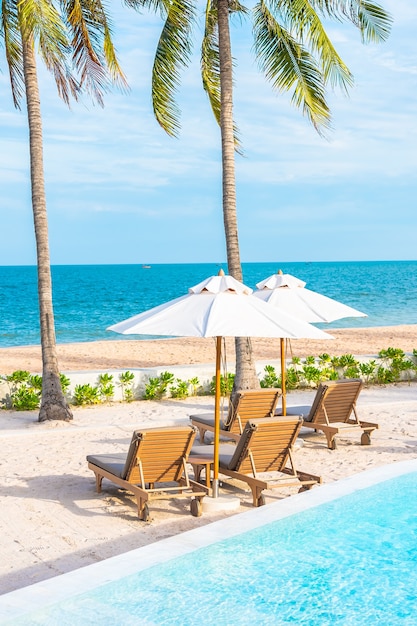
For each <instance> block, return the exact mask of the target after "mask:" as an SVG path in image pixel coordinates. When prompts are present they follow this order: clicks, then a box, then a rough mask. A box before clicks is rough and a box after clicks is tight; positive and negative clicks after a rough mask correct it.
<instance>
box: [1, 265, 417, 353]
mask: <svg viewBox="0 0 417 626" xmlns="http://www.w3.org/2000/svg"><path fill="white" fill-rule="evenodd" d="M220 267H222V268H223V269H224V270H225V271H226V272H227V266H226V265H224V264H223V265H222V264H217V263H205V264H178V265H175V264H172V265H163V264H160V265H152V266H151V267H146V268H145V267H143V266H142V265H57V266H53V267H52V280H53V299H54V312H55V324H56V336H57V341H58V342H59V343H69V342H80V341H97V340H112V339H129V336H128V337H126V336H123V335H115V334H114V333H112V332H109V331H106V328H107V327H108V326H109V325H110V324H114V323H116V322H119V321H121V320H123V319H126V318H128V317H130V316H132V315H135V314H136V313H140V312H141V311H145V310H146V309H149V308H151V307H154V306H156V305H158V304H161V303H163V302H166V301H168V300H171V299H172V298H176V297H178V296H181V295H184V294H185V293H187V290H188V287H191V286H193V285H195V284H197V283H198V282H200V281H201V280H203V279H204V278H207V277H208V276H212V275H214V274H217V273H218V271H219V269H220ZM242 267H243V274H244V282H245V283H246V284H247V285H248V286H250V287H252V288H253V289H254V288H255V284H256V283H257V282H259V281H260V280H262V279H264V278H266V277H268V276H270V275H271V274H273V273H275V272H277V271H278V270H279V269H281V270H282V271H283V272H284V273H288V274H293V275H294V276H297V277H298V278H300V279H302V280H304V281H305V282H306V283H307V285H306V286H307V288H309V289H312V290H313V291H318V292H320V293H322V294H324V295H326V296H328V297H330V298H335V299H336V300H339V301H341V302H344V303H345V304H348V305H350V306H352V307H354V308H356V309H359V310H360V311H363V312H364V313H367V315H368V317H365V318H347V319H343V320H338V321H336V322H333V323H331V324H326V325H322V326H325V327H326V328H354V327H356V328H357V327H362V328H366V327H369V326H396V325H399V324H417V261H363V262H322V263H318V262H314V263H243V265H242ZM130 338H131V336H130ZM138 339H144V337H138ZM39 342H40V338H39V315H38V301H37V270H36V267H34V266H30V267H26V266H24V267H22V266H19V267H12V266H5V267H0V347H8V346H23V345H32V344H39Z"/></svg>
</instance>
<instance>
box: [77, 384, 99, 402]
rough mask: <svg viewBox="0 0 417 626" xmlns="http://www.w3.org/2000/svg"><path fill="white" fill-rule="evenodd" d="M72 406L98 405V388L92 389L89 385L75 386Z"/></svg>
mask: <svg viewBox="0 0 417 626" xmlns="http://www.w3.org/2000/svg"><path fill="white" fill-rule="evenodd" d="M73 400H74V404H77V405H79V406H84V405H85V404H100V391H99V388H98V387H93V385H90V383H86V384H85V385H76V386H75V389H74V398H73Z"/></svg>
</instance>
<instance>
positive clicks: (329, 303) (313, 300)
mask: <svg viewBox="0 0 417 626" xmlns="http://www.w3.org/2000/svg"><path fill="white" fill-rule="evenodd" d="M305 285H306V283H305V282H304V281H303V280H300V279H299V278H296V277H295V276H292V275H291V274H283V273H282V271H281V270H280V271H279V272H278V273H277V274H273V275H272V276H269V277H268V278H266V279H265V280H262V281H261V282H259V283H256V287H257V290H256V291H254V294H253V295H254V296H257V297H258V298H260V299H261V300H264V301H265V302H268V303H269V304H272V305H273V306H275V307H277V308H279V310H280V311H281V312H283V313H287V314H288V315H291V316H294V317H296V318H298V319H300V320H303V321H304V322H310V323H317V322H333V321H334V320H338V319H342V318H343V317H366V313H362V312H361V311H357V310H356V309H353V308H352V307H350V306H347V305H346V304H343V303H342V302H338V301H337V300H333V299H332V298H328V297H327V296H324V295H322V294H320V293H317V292H316V291H311V290H310V289H306V288H305ZM281 379H282V385H281V386H282V413H283V415H285V414H286V389H285V346H284V339H283V338H282V337H281Z"/></svg>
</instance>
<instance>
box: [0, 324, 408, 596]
mask: <svg viewBox="0 0 417 626" xmlns="http://www.w3.org/2000/svg"><path fill="white" fill-rule="evenodd" d="M415 331H416V326H414V327H413V326H398V327H390V328H387V329H368V330H367V331H366V332H364V331H363V330H361V331H358V330H354V331H352V330H350V331H338V333H337V335H338V340H337V341H336V342H332V344H331V345H330V343H329V344H327V345H326V346H324V344H323V342H314V343H315V346H316V347H315V350H313V346H312V342H309V343H308V345H307V344H306V342H303V344H301V342H292V345H293V347H294V353H295V350H297V354H299V355H300V356H307V355H308V354H314V353H317V354H319V353H322V352H325V351H326V352H329V353H331V354H343V353H353V354H356V355H360V354H376V353H377V352H378V351H379V350H380V349H384V348H388V347H390V346H391V347H395V348H402V349H403V350H405V351H407V352H411V351H412V350H413V348H414V347H417V340H416V341H415V338H416V336H417V333H416V332H415ZM334 334H335V335H336V333H334ZM144 344H145V345H144ZM302 345H304V348H302ZM277 347H278V346H277V345H276V344H275V343H274V342H271V341H267V340H266V341H257V342H255V354H256V358H258V359H259V358H265V359H267V358H270V357H271V356H272V355H274V356H273V358H276V352H277ZM230 349H231V350H232V346H231V345H230ZM229 356H231V355H230V354H229ZM59 357H60V369H61V371H68V370H96V371H105V370H106V369H108V368H126V369H128V368H129V367H146V366H151V365H162V364H166V365H169V364H187V363H210V362H212V361H213V358H214V347H213V345H212V342H211V341H209V340H193V339H189V340H167V341H159V342H139V341H109V342H94V343H91V344H68V345H61V346H59ZM16 369H28V370H29V371H32V372H36V371H40V370H41V365H40V349H39V347H28V348H13V349H0V372H1V373H3V374H5V373H10V372H12V371H14V370H16ZM313 396H314V392H308V393H304V394H303V393H300V392H296V393H293V394H290V396H289V398H288V404H291V403H292V404H308V403H310V402H311V400H312V397H313ZM212 407H213V398H210V397H209V398H201V397H199V398H189V399H187V400H186V401H184V400H169V401H164V402H158V403H156V402H145V401H141V402H134V403H132V404H114V405H111V406H96V407H91V408H74V409H73V412H74V419H73V421H72V422H69V423H66V422H50V423H43V424H39V423H38V422H37V412H33V413H30V412H20V413H16V412H9V411H1V412H0V437H1V450H2V455H1V457H0V490H1V496H2V498H1V507H0V593H6V592H8V591H12V590H13V589H17V588H20V587H23V586H26V585H29V584H31V583H34V582H37V581H40V580H44V579H47V578H50V577H52V576H56V575H57V574H61V573H64V572H67V571H70V570H73V569H75V568H78V567H82V566H84V565H88V564H90V563H94V562H96V561H100V560H102V559H105V558H108V557H110V556H113V555H116V554H120V553H123V552H126V551H128V550H131V549H134V548H137V547H140V546H143V545H146V544H149V543H152V542H155V541H157V540H159V539H162V538H164V537H168V536H172V535H176V534H178V533H180V532H182V531H185V530H188V529H191V528H195V527H197V526H202V525H204V524H207V523H209V522H211V521H214V520H215V519H219V518H221V517H225V516H226V515H235V514H236V513H227V514H224V513H211V514H207V513H205V514H204V515H203V517H200V518H195V517H192V516H191V515H190V512H189V503H188V500H186V499H176V500H175V499H174V500H161V501H153V502H152V503H151V506H150V509H151V515H152V521H151V522H150V523H143V522H141V521H139V520H138V517H137V508H136V505H135V502H134V499H133V497H132V496H130V495H129V494H127V493H125V492H122V491H119V490H118V489H117V488H116V486H115V485H113V484H111V483H109V482H108V481H104V484H103V492H102V493H101V494H97V493H95V483H94V475H93V473H92V472H91V471H90V470H88V468H87V463H86V460H85V458H86V455H87V454H94V453H97V454H100V453H107V452H113V451H120V452H125V451H126V450H127V447H128V445H129V441H130V438H131V434H132V431H133V430H134V429H137V428H140V427H153V426H160V425H170V424H172V425H174V424H187V423H189V420H188V416H189V415H190V414H192V413H197V412H200V411H201V412H206V411H208V410H212ZM358 407H359V414H360V417H361V418H362V419H364V420H368V421H372V422H377V423H378V424H379V425H380V429H379V430H377V431H375V432H374V433H373V436H372V445H371V446H360V445H359V438H358V437H357V436H353V435H351V436H345V437H340V438H339V440H338V448H337V449H336V450H334V451H330V450H328V449H327V447H326V440H325V437H324V436H323V435H321V434H314V433H311V432H310V431H308V434H305V435H303V438H304V441H305V444H304V446H303V447H301V448H300V449H298V450H297V452H296V461H297V466H298V469H301V470H305V471H307V472H311V473H313V474H318V475H321V476H322V477H323V481H324V482H325V483H328V482H331V481H334V480H337V479H339V478H342V477H345V476H350V475H352V474H356V473H358V472H361V471H362V470H365V469H368V468H371V467H376V466H381V465H385V464H389V463H395V462H397V461H403V460H409V459H411V458H417V383H413V384H412V385H408V384H406V383H402V384H400V385H392V386H388V387H378V388H371V389H364V390H363V392H362V393H361V395H360V398H359V404H358ZM316 488H317V489H319V488H320V487H316ZM223 490H224V491H225V492H227V493H233V494H235V495H237V494H238V495H239V496H240V497H241V507H240V511H244V510H247V509H248V508H250V507H251V506H252V504H251V495H250V492H243V491H241V490H237V488H236V484H235V485H234V486H228V487H225V486H224V487H223ZM289 494H291V491H290V490H287V491H286V492H280V491H273V492H266V501H267V503H268V502H271V501H273V500H276V499H278V498H282V497H286V496H288V495H289Z"/></svg>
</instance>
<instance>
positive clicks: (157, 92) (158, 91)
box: [152, 0, 195, 136]
mask: <svg viewBox="0 0 417 626" xmlns="http://www.w3.org/2000/svg"><path fill="white" fill-rule="evenodd" d="M194 19H195V10H194V4H193V3H192V2H191V1H190V0H172V1H171V4H170V7H169V11H168V15H167V18H166V21H165V24H164V27H163V29H162V33H161V36H160V38H159V42H158V46H157V49H156V54H155V60H154V65H153V70H152V103H153V110H154V114H155V117H156V119H157V121H158V123H159V124H160V125H161V126H162V128H163V129H164V130H165V131H166V132H167V133H168V134H169V135H172V136H177V134H178V131H179V128H180V122H179V116H180V112H179V109H178V106H177V104H176V102H175V94H176V91H177V89H178V85H179V82H180V71H181V69H182V68H184V67H186V66H187V65H188V63H189V60H190V55H191V48H192V44H191V31H192V27H193V25H194Z"/></svg>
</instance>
